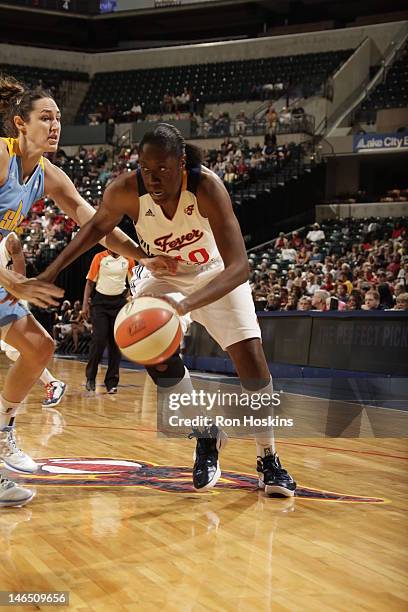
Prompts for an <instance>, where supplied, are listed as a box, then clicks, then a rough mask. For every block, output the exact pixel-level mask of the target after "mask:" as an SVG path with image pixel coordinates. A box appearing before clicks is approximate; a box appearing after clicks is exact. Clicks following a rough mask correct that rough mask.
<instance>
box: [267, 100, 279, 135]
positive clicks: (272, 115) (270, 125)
mask: <svg viewBox="0 0 408 612" xmlns="http://www.w3.org/2000/svg"><path fill="white" fill-rule="evenodd" d="M265 123H266V132H267V133H268V134H274V133H275V132H276V126H277V123H278V113H277V112H276V110H275V109H274V107H273V106H272V104H271V105H270V106H269V108H268V110H267V112H266V115H265Z"/></svg>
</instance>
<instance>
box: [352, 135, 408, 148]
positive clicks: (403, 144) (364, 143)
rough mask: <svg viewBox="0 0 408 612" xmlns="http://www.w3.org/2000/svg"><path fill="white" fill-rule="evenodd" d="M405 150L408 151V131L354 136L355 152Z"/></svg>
mask: <svg viewBox="0 0 408 612" xmlns="http://www.w3.org/2000/svg"><path fill="white" fill-rule="evenodd" d="M403 150H405V151H408V131H406V132H391V133H388V134H355V135H354V136H353V151H354V152H355V153H375V152H378V151H403Z"/></svg>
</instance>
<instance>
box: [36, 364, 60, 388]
mask: <svg viewBox="0 0 408 612" xmlns="http://www.w3.org/2000/svg"><path fill="white" fill-rule="evenodd" d="M40 380H41V382H42V383H44V385H49V384H50V383H52V382H54V381H55V380H57V379H56V378H55V376H53V375H52V374H51V372H50V371H49V370H47V368H44V370H43V371H42V374H41V376H40Z"/></svg>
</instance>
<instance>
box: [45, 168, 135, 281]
mask: <svg viewBox="0 0 408 612" xmlns="http://www.w3.org/2000/svg"><path fill="white" fill-rule="evenodd" d="M49 167H51V169H50V171H49V173H47V175H46V176H47V179H46V184H45V191H46V193H47V194H48V195H50V196H51V197H52V198H53V199H54V200H55V201H56V202H57V204H58V205H59V206H60V207H61V208H62V210H63V211H64V212H65V213H66V214H68V215H69V216H71V217H72V218H73V219H74V220H75V221H76V222H77V223H78V224H79V225H81V229H80V231H79V232H78V234H77V235H76V236H75V238H74V239H73V240H72V241H71V242H70V243H69V244H68V246H67V247H66V248H65V249H64V250H63V251H62V252H61V253H60V254H59V256H58V257H57V258H56V259H55V260H54V261H53V262H52V263H51V264H50V265H49V266H48V268H47V269H46V270H45V271H44V272H43V273H41V274H40V276H39V278H41V279H42V280H46V281H49V282H52V281H54V280H55V278H56V277H57V276H58V274H59V272H60V271H61V270H63V269H64V268H66V267H67V266H68V265H69V264H70V263H72V262H73V261H74V260H75V259H77V258H78V257H79V256H80V255H82V253H85V251H87V250H88V249H90V248H91V247H93V246H94V245H95V244H97V243H98V242H99V241H101V240H102V238H104V237H105V236H108V235H109V237H108V239H107V240H106V246H108V247H109V248H110V249H111V250H112V251H115V252H116V253H119V254H120V255H124V256H125V257H131V258H133V259H139V258H140V257H143V255H144V252H143V251H142V250H141V249H140V247H138V246H137V245H136V243H135V242H133V240H131V239H130V238H129V237H128V236H126V234H124V233H123V232H122V231H121V230H120V229H119V228H117V227H116V226H117V225H118V224H119V223H120V221H121V220H122V217H123V215H124V214H125V213H126V206H125V203H124V197H123V196H124V195H125V194H123V189H122V185H123V179H122V177H118V179H116V180H115V181H113V183H111V184H110V185H109V187H108V188H107V189H106V190H105V194H104V197H103V202H102V204H101V206H100V207H99V209H98V210H97V211H95V209H94V208H92V206H90V205H89V204H88V203H87V202H85V200H84V199H83V198H82V197H81V196H80V195H79V193H78V192H77V190H76V189H75V187H74V185H73V183H72V182H71V180H70V179H69V178H68V177H67V176H66V174H64V173H63V172H62V170H60V169H59V168H57V167H56V166H53V165H52V164H49V166H48V165H47V168H49ZM115 228H116V229H115Z"/></svg>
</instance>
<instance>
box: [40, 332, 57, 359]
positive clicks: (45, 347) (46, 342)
mask: <svg viewBox="0 0 408 612" xmlns="http://www.w3.org/2000/svg"><path fill="white" fill-rule="evenodd" d="M40 350H41V361H44V362H45V363H47V362H48V360H49V359H51V357H52V356H53V354H54V351H55V341H54V340H53V339H52V338H51V336H49V335H48V334H47V335H44V336H43V338H42V340H41V349H40Z"/></svg>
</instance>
